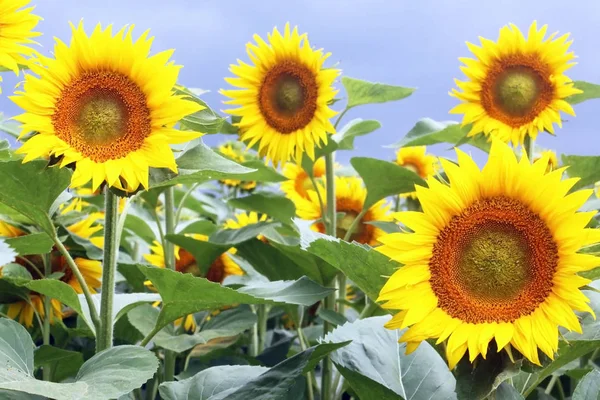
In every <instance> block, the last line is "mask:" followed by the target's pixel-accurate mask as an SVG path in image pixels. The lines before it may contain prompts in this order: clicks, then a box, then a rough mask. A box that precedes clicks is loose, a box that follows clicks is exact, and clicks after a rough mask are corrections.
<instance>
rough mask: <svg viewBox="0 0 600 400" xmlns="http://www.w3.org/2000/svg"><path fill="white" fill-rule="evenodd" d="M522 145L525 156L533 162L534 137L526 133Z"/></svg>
mask: <svg viewBox="0 0 600 400" xmlns="http://www.w3.org/2000/svg"><path fill="white" fill-rule="evenodd" d="M523 147H524V148H525V153H526V154H527V158H528V159H529V162H533V157H534V151H535V139H533V138H532V137H531V136H529V135H526V136H525V140H524V141H523Z"/></svg>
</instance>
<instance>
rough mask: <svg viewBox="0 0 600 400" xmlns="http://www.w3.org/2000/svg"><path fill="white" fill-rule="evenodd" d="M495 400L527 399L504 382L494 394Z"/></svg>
mask: <svg viewBox="0 0 600 400" xmlns="http://www.w3.org/2000/svg"><path fill="white" fill-rule="evenodd" d="M494 400H525V398H524V397H523V396H522V395H521V393H519V392H518V390H517V389H515V387H514V386H512V385H511V384H509V383H506V382H502V383H501V384H500V386H498V388H497V389H496V392H495V393H494Z"/></svg>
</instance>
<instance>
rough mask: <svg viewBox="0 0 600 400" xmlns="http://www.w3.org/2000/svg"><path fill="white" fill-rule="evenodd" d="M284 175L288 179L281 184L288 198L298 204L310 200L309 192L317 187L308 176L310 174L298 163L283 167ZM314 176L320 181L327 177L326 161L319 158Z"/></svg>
mask: <svg viewBox="0 0 600 400" xmlns="http://www.w3.org/2000/svg"><path fill="white" fill-rule="evenodd" d="M283 175H284V176H285V177H286V178H288V180H287V181H284V182H282V183H281V191H282V192H283V193H285V195H286V197H287V198H289V199H290V200H292V201H293V202H294V203H297V202H299V201H302V200H309V196H308V191H309V190H315V187H314V185H313V183H312V181H311V179H310V177H309V176H308V173H307V172H306V171H305V170H304V168H302V166H301V165H299V164H296V163H286V164H285V165H284V167H283ZM313 176H314V179H315V180H316V181H319V180H320V179H321V178H323V177H324V176H325V159H324V158H319V159H318V160H317V161H315V164H314V166H313Z"/></svg>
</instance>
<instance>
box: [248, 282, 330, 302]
mask: <svg viewBox="0 0 600 400" xmlns="http://www.w3.org/2000/svg"><path fill="white" fill-rule="evenodd" d="M237 291H238V292H240V293H246V294H249V295H252V296H254V297H259V298H264V299H269V300H272V301H274V302H277V303H285V304H296V305H300V306H305V307H309V306H311V305H313V304H315V303H316V302H318V301H320V300H321V299H324V298H325V297H327V296H328V295H329V294H330V293H332V292H334V291H335V289H332V288H325V287H323V286H321V285H319V284H318V283H316V282H314V281H312V280H310V279H309V278H307V277H305V276H303V277H302V278H300V279H298V280H297V281H275V282H264V281H255V280H253V281H250V282H248V283H247V284H246V285H245V286H243V287H241V288H239V289H238V290H237Z"/></svg>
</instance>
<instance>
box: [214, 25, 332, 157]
mask: <svg viewBox="0 0 600 400" xmlns="http://www.w3.org/2000/svg"><path fill="white" fill-rule="evenodd" d="M254 40H255V41H256V44H254V43H248V45H247V46H246V49H247V52H248V56H249V57H250V59H251V61H252V64H246V63H244V62H243V61H239V64H238V65H232V66H231V68H230V70H231V72H232V73H233V74H234V75H235V76H236V77H235V78H226V81H227V82H228V83H229V84H231V85H232V86H234V87H236V88H238V89H236V90H222V91H221V93H222V94H224V95H225V96H227V97H229V98H230V99H231V100H229V101H227V102H226V103H227V104H232V105H236V106H238V108H236V109H232V110H228V111H227V112H228V113H230V114H232V115H236V116H239V117H241V118H242V119H241V121H240V122H239V123H238V124H237V125H238V127H239V129H240V139H241V140H243V141H245V142H247V143H248V146H249V147H252V146H254V145H255V144H257V143H258V149H259V153H260V155H261V156H266V157H267V159H269V160H271V161H272V162H273V163H274V164H276V165H279V164H280V163H281V162H286V161H288V160H289V159H290V158H295V159H296V161H298V162H300V161H301V160H302V155H303V154H304V153H306V154H307V155H308V156H309V157H310V158H311V159H314V158H315V152H314V148H315V146H318V147H320V146H321V144H322V143H325V142H327V133H334V131H335V129H334V127H333V125H332V124H331V122H330V118H332V117H333V116H334V115H335V112H334V111H332V110H331V109H330V108H329V106H328V104H329V102H330V101H331V100H333V98H334V96H335V94H336V91H335V90H334V89H333V87H332V85H333V82H334V80H335V79H336V78H337V76H338V75H339V73H340V72H339V71H338V70H336V69H326V68H323V63H324V62H325V60H326V59H327V58H328V57H329V55H330V54H329V53H326V54H324V53H323V51H322V50H313V49H312V48H311V47H310V44H309V42H308V38H307V36H306V34H302V35H300V34H299V33H298V30H297V28H294V29H293V30H291V29H290V25H289V24H286V26H285V29H284V32H283V35H282V34H281V33H280V32H279V31H278V30H277V28H275V29H273V33H272V34H269V35H268V39H267V41H264V40H263V39H262V38H261V37H260V36H258V35H254Z"/></svg>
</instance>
